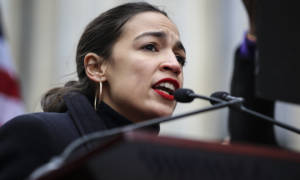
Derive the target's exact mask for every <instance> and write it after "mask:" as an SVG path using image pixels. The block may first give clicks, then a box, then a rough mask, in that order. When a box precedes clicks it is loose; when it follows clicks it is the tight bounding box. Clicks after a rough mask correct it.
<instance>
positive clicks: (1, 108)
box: [0, 16, 24, 126]
mask: <svg viewBox="0 0 300 180" xmlns="http://www.w3.org/2000/svg"><path fill="white" fill-rule="evenodd" d="M0 18H1V16H0ZM1 22H2V21H0V126H1V125H3V124H4V123H5V122H7V121H8V120H10V119H11V118H13V117H15V116H17V115H20V114H23V113H24V106H23V102H22V100H21V96H20V89H19V84H18V81H17V78H16V72H15V68H14V66H13V62H12V59H11V56H10V55H11V54H10V51H9V48H8V44H7V42H6V40H5V38H4V35H3V31H2V24H1Z"/></svg>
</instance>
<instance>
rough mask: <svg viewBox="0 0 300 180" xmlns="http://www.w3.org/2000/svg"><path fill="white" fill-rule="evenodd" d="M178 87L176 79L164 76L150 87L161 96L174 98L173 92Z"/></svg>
mask: <svg viewBox="0 0 300 180" xmlns="http://www.w3.org/2000/svg"><path fill="white" fill-rule="evenodd" d="M178 87H179V84H178V82H177V81H176V80H173V79H169V78H166V79H162V80H160V81H159V82H157V83H156V84H155V85H154V86H153V87H152V88H153V89H154V91H155V92H157V93H158V94H159V95H161V96H162V97H163V98H165V99H168V100H174V96H173V94H174V92H175V90H176V89H178Z"/></svg>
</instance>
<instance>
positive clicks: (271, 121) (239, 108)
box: [229, 105, 300, 134]
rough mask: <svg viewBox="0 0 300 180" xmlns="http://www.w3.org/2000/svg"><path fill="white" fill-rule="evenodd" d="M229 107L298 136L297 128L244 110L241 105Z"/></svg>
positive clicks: (299, 131) (249, 110)
mask: <svg viewBox="0 0 300 180" xmlns="http://www.w3.org/2000/svg"><path fill="white" fill-rule="evenodd" d="M229 107H232V108H233V109H236V110H239V111H242V112H246V113H248V114H251V115H252V116H255V117H259V118H261V119H263V120H265V121H268V122H270V123H272V124H275V125H277V126H279V127H282V128H284V129H287V130H290V131H292V132H294V133H297V134H300V130H299V129H297V128H295V127H293V126H290V125H288V124H285V123H282V122H280V121H278V120H275V119H273V118H271V117H269V116H266V115H264V114H261V113H258V112H256V111H253V110H251V109H248V108H246V107H245V106H243V105H240V106H229Z"/></svg>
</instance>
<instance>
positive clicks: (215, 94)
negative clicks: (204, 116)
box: [210, 91, 229, 104]
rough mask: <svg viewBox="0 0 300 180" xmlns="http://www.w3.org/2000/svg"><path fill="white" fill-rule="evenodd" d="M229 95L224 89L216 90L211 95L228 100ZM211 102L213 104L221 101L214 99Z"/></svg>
mask: <svg viewBox="0 0 300 180" xmlns="http://www.w3.org/2000/svg"><path fill="white" fill-rule="evenodd" d="M228 95H229V93H228V92H224V91H217V92H214V93H212V94H211V95H210V97H212V98H216V99H220V100H225V101H226V100H227V99H226V97H227V96H228ZM210 103H211V104H216V103H219V101H213V100H210Z"/></svg>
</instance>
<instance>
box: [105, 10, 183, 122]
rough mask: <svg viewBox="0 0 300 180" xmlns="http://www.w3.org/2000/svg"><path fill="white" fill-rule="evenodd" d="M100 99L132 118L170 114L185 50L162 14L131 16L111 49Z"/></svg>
mask: <svg viewBox="0 0 300 180" xmlns="http://www.w3.org/2000/svg"><path fill="white" fill-rule="evenodd" d="M109 61H110V64H109V65H108V68H107V70H106V73H105V76H106V78H107V83H105V85H104V87H103V96H102V97H103V101H104V102H105V103H107V104H108V105H110V106H111V107H112V108H113V109H114V110H116V111H117V112H119V113H120V114H122V115H123V116H125V117H126V118H128V119H129V120H131V121H134V122H138V121H143V120H147V119H151V118H155V117H160V116H167V115H171V114H172V112H173V110H174V108H175V105H176V102H175V100H174V99H173V96H172V95H171V94H172V92H174V90H175V89H178V88H180V87H182V81H183V74H182V66H183V64H184V61H185V50H184V48H183V46H182V44H181V42H180V39H179V33H178V30H177V28H176V26H175V25H174V24H173V23H172V22H171V21H170V20H169V19H168V18H167V17H165V16H164V15H162V14H160V13H155V12H144V13H140V14H137V15H136V16H134V17H132V18H131V19H130V20H129V21H128V22H127V23H126V24H125V25H124V27H123V31H122V34H121V36H120V38H119V39H118V41H117V42H116V43H115V45H114V46H113V49H112V55H111V57H110V59H109Z"/></svg>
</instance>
